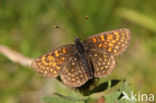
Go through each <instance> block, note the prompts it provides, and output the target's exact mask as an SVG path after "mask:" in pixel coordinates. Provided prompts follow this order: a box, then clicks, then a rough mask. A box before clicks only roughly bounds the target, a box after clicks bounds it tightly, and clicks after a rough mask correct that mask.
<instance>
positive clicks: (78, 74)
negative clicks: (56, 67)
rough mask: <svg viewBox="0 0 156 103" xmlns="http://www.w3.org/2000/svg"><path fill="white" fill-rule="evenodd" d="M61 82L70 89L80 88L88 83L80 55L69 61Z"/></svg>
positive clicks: (63, 70) (63, 71)
mask: <svg viewBox="0 0 156 103" xmlns="http://www.w3.org/2000/svg"><path fill="white" fill-rule="evenodd" d="M60 77H61V80H62V81H63V83H64V84H65V85H67V86H68V87H80V86H81V85H83V84H84V83H85V82H87V81H88V76H87V74H86V73H85V71H84V66H83V64H82V61H81V59H80V57H79V56H78V54H75V55H73V56H72V57H70V58H69V59H68V62H66V63H65V65H64V66H63V68H62V72H61V74H60Z"/></svg>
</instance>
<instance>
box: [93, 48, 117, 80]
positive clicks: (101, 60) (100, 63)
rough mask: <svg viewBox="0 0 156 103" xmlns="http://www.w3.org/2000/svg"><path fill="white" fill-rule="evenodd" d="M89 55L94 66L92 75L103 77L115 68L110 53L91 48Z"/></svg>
mask: <svg viewBox="0 0 156 103" xmlns="http://www.w3.org/2000/svg"><path fill="white" fill-rule="evenodd" d="M90 56H91V60H92V63H93V67H94V76H95V77H96V78H98V77H104V76H106V75H108V74H110V73H112V71H113V70H114V68H115V59H114V57H113V56H112V55H109V54H108V53H107V52H99V51H96V50H91V51H90Z"/></svg>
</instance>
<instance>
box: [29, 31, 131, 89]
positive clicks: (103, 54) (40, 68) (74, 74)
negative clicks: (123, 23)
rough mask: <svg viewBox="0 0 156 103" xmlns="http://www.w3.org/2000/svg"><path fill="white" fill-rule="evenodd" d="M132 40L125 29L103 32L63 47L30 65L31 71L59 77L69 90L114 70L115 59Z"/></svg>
mask: <svg viewBox="0 0 156 103" xmlns="http://www.w3.org/2000/svg"><path fill="white" fill-rule="evenodd" d="M130 39H131V32H130V30H129V29H127V28H122V29H117V30H112V31H107V32H102V33H99V34H96V35H92V36H90V37H88V38H86V39H85V40H84V41H82V42H81V41H80V39H79V38H76V39H75V44H67V45H63V46H61V47H59V48H56V49H54V50H52V51H50V52H48V53H46V54H44V55H42V56H40V57H38V58H37V59H35V60H34V61H33V62H32V68H33V69H34V70H35V71H36V72H38V73H40V74H41V75H44V76H47V77H51V78H53V77H58V76H60V78H61V80H62V82H63V83H64V84H65V85H66V86H68V87H74V88H76V87H81V86H82V85H84V84H85V83H86V82H87V81H88V80H90V79H94V78H100V77H104V76H107V75H109V74H111V73H112V71H113V70H114V69H115V65H116V62H115V58H114V56H117V55H119V54H121V53H123V52H124V51H125V50H126V48H127V46H128V44H129V42H130Z"/></svg>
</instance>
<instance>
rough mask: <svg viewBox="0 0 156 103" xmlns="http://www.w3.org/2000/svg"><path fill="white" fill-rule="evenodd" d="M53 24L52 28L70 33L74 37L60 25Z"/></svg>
mask: <svg viewBox="0 0 156 103" xmlns="http://www.w3.org/2000/svg"><path fill="white" fill-rule="evenodd" d="M53 26H54V28H56V29H59V30H61V31H63V32H65V33H68V34H71V35H72V37H74V35H73V33H70V32H67V31H66V30H64V29H63V28H61V27H60V26H58V25H53Z"/></svg>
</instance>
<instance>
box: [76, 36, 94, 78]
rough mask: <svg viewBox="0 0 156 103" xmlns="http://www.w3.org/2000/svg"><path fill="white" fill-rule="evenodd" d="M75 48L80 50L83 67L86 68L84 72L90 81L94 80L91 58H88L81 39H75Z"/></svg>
mask: <svg viewBox="0 0 156 103" xmlns="http://www.w3.org/2000/svg"><path fill="white" fill-rule="evenodd" d="M75 46H76V48H77V50H78V54H79V56H80V60H81V62H82V65H83V66H84V71H85V73H86V74H87V76H88V79H92V78H93V72H92V68H91V65H90V61H89V57H88V55H87V53H86V50H85V49H84V47H83V44H82V43H81V41H80V39H79V38H76V39H75Z"/></svg>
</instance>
